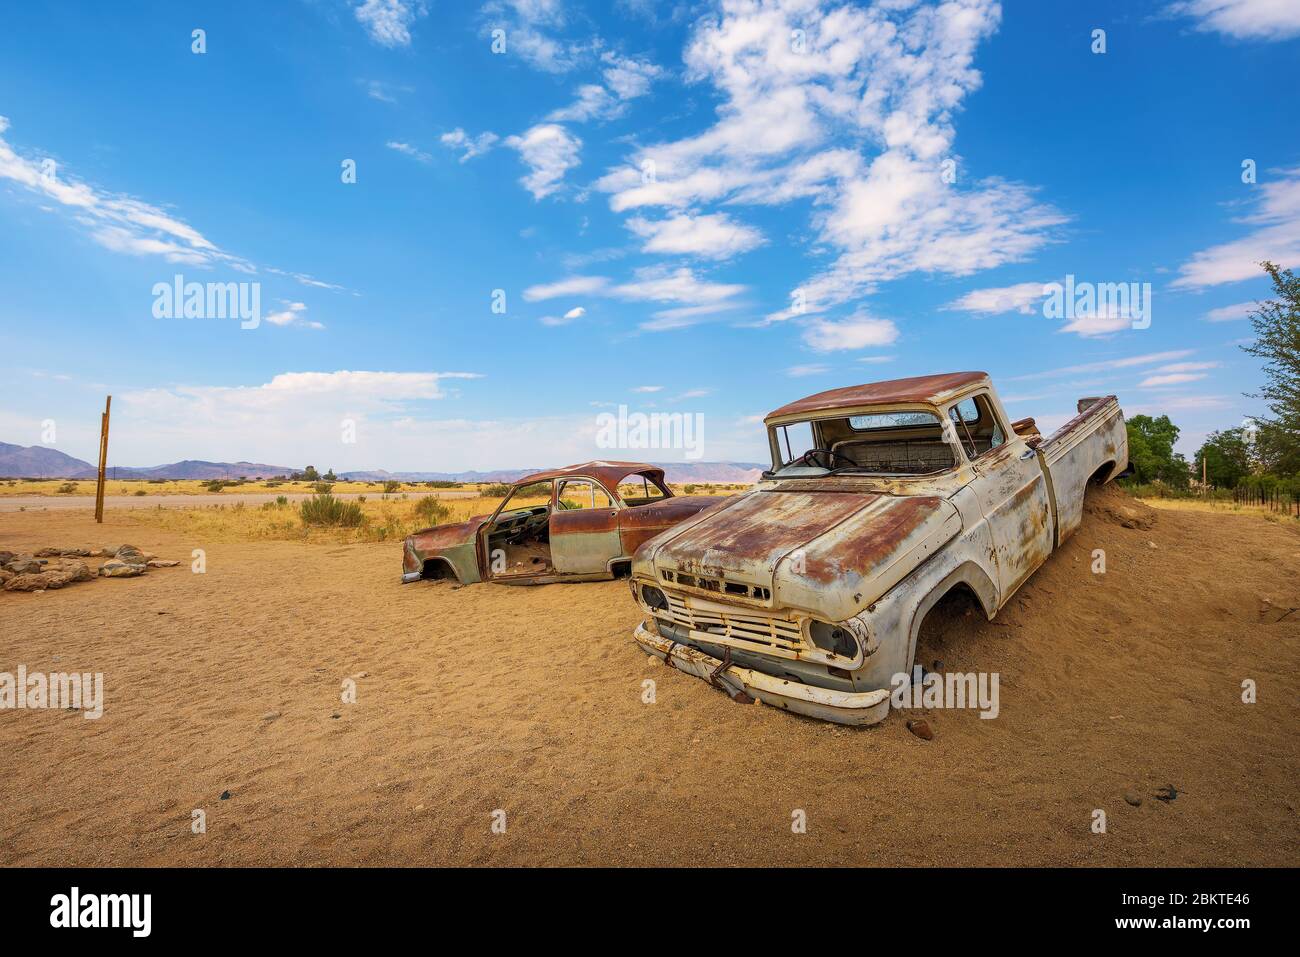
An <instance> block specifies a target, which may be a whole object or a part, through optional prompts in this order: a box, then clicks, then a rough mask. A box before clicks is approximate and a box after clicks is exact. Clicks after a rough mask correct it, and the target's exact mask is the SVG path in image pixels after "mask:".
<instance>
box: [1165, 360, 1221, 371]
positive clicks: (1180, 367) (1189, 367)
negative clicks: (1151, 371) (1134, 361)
mask: <svg viewBox="0 0 1300 957" xmlns="http://www.w3.org/2000/svg"><path fill="white" fill-rule="evenodd" d="M1218 367H1219V363H1217V362H1171V363H1169V364H1168V365H1163V366H1159V367H1158V368H1157V369H1156V370H1155V371H1156V372H1200V371H1201V370H1202V369H1217V368H1218Z"/></svg>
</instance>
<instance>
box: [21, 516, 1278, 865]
mask: <svg viewBox="0 0 1300 957" xmlns="http://www.w3.org/2000/svg"><path fill="white" fill-rule="evenodd" d="M1115 494H1116V495H1118V494H1119V493H1115ZM1101 501H1102V502H1105V501H1109V500H1108V499H1103V500H1101ZM122 541H126V542H130V543H132V544H135V545H137V546H140V547H142V548H145V549H148V550H150V551H154V552H157V553H158V554H159V555H160V556H161V557H165V558H178V559H183V560H184V561H185V564H183V565H182V566H180V567H178V568H172V569H159V570H153V571H150V572H149V574H148V575H147V576H146V577H143V578H138V579H122V580H106V579H100V580H96V581H93V582H88V583H84V584H79V585H74V586H71V587H68V588H65V589H62V590H60V591H49V592H45V593H38V594H12V593H0V671H10V672H12V671H15V670H16V669H17V666H18V665H19V664H20V663H21V664H25V665H26V666H27V668H28V669H29V670H30V671H38V670H39V671H63V670H74V669H75V670H86V671H102V672H103V673H104V675H105V683H106V699H107V701H106V705H105V712H104V715H103V717H102V718H101V719H99V720H97V721H90V720H85V719H84V717H83V716H82V715H81V714H79V713H76V712H71V711H65V712H56V711H35V710H27V711H4V712H0V753H2V754H4V755H5V759H6V768H5V773H4V774H3V775H0V864H19V865H36V864H89V865H126V864H142V865H160V864H181V865H186V864H192V865H235V864H253V865H258V864H263V865H270V864H288V865H306V864H344V865H346V864H393V865H408V864H410V865H415V864H560V865H563V864H627V865H690V864H863V865H874V864H882V865H883V864H894V865H897V864H937V865H954V864H971V865H1017V864H1029V865H1033V864H1066V865H1071V864H1100V865H1233V864H1237V865H1283V864H1290V865H1294V864H1296V863H1298V862H1300V828H1298V827H1297V815H1296V809H1297V783H1296V782H1297V780H1300V777H1298V775H1297V771H1300V768H1298V767H1297V765H1298V764H1300V761H1298V753H1300V745H1297V743H1296V736H1295V732H1296V729H1297V716H1298V714H1297V712H1298V710H1300V708H1298V705H1297V701H1298V700H1300V696H1298V695H1297V692H1298V691H1300V668H1298V667H1297V665H1300V653H1298V651H1297V648H1298V639H1300V612H1297V611H1293V609H1296V608H1298V607H1300V574H1298V572H1300V530H1298V529H1297V527H1296V525H1295V524H1285V523H1276V522H1268V521H1266V520H1264V519H1262V518H1259V517H1256V516H1252V515H1231V514H1221V513H1209V512H1206V513H1198V512H1192V511H1161V512H1159V514H1158V518H1157V520H1156V522H1155V524H1154V526H1153V527H1152V528H1151V529H1150V530H1141V529H1130V528H1124V527H1122V526H1121V525H1120V524H1119V523H1118V522H1117V521H1115V520H1114V519H1113V517H1112V516H1111V515H1110V514H1109V513H1108V511H1107V510H1106V509H1105V508H1101V507H1100V506H1099V505H1098V504H1097V503H1094V507H1093V508H1091V509H1090V514H1089V515H1088V517H1087V519H1086V521H1085V524H1084V526H1083V528H1082V529H1081V530H1080V532H1079V533H1078V534H1077V535H1076V536H1075V537H1074V539H1073V540H1072V541H1071V542H1070V543H1068V544H1067V545H1066V546H1065V548H1063V549H1062V550H1061V551H1060V552H1058V553H1057V554H1056V555H1054V556H1053V557H1052V558H1051V559H1050V560H1049V562H1048V564H1047V565H1046V566H1044V568H1043V569H1041V570H1040V571H1039V572H1038V573H1037V574H1036V575H1035V576H1034V578H1033V579H1032V580H1031V581H1030V582H1029V584H1028V585H1026V586H1025V587H1024V588H1023V589H1022V590H1021V592H1020V594H1019V595H1018V596H1017V597H1016V598H1014V599H1013V600H1012V601H1011V603H1010V604H1009V605H1008V607H1007V608H1006V609H1005V610H1004V611H1003V612H1002V613H1001V614H1000V615H999V616H998V618H997V620H996V621H995V622H993V623H989V622H985V621H984V620H983V618H982V616H979V615H971V616H969V617H961V616H955V617H951V618H947V619H945V620H944V621H943V622H941V623H940V625H939V626H938V627H936V628H933V629H927V634H926V636H925V638H924V641H923V647H922V650H921V655H920V657H921V659H922V660H924V661H926V663H927V664H928V663H930V662H931V661H932V660H933V659H942V661H943V666H944V668H945V669H947V670H959V671H973V670H985V671H997V672H999V674H1000V675H1001V709H1002V710H1001V715H1000V716H999V717H998V718H997V719H996V720H992V721H988V720H980V719H979V718H978V716H977V714H976V713H975V712H953V711H950V712H943V713H931V714H930V715H929V720H930V722H931V724H932V725H933V726H934V728H935V732H936V734H935V738H934V740H932V741H923V740H921V739H919V738H917V737H915V736H914V735H912V734H911V733H909V732H908V731H907V730H906V728H905V718H906V717H907V715H902V714H898V713H895V714H891V715H890V716H889V718H888V719H887V720H886V721H884V722H883V723H881V724H880V725H877V726H875V727H872V728H867V729H846V728H840V727H836V726H832V725H828V724H824V723H820V722H816V721H812V720H808V719H803V718H799V717H796V716H792V715H789V714H786V713H781V712H778V711H776V710H773V709H771V708H764V707H758V706H744V705H739V704H735V703H733V702H732V701H730V700H729V699H728V698H726V697H725V696H724V695H723V694H721V693H720V692H718V691H715V690H713V689H711V688H710V687H709V686H708V685H706V684H705V683H704V682H702V681H699V680H697V679H695V678H691V677H688V676H686V675H683V674H681V673H679V672H675V671H672V670H669V669H667V668H665V667H663V666H662V665H659V664H657V663H654V662H652V661H651V660H650V659H648V658H647V657H646V656H645V655H643V654H642V653H641V652H640V651H639V650H637V648H636V647H635V646H634V644H633V643H632V640H631V638H630V632H631V629H632V627H633V626H634V624H635V623H636V621H637V619H638V614H637V609H636V608H635V607H634V606H633V604H632V602H631V600H630V598H629V596H628V594H627V591H626V585H625V584H624V583H622V582H611V583H598V584H586V585H552V586H546V587H541V588H510V587H503V586H493V585H474V586H470V587H468V588H460V589H457V588H453V587H452V586H451V585H448V584H446V583H436V584H435V583H417V584H414V585H409V586H401V585H399V584H398V570H399V569H398V565H399V550H398V546H396V545H392V544H379V545H370V544H365V545H349V546H329V545H309V544H299V543H287V542H267V543H255V544H215V543H213V544H205V543H203V542H197V541H190V540H185V539H183V538H182V537H180V536H178V535H177V534H175V533H171V532H167V531H163V530H159V529H156V528H150V527H144V526H139V525H136V524H134V523H133V522H132V519H131V516H130V515H129V514H120V513H119V514H114V513H112V512H110V514H109V520H108V521H107V522H106V523H105V525H104V526H102V527H101V528H96V527H95V526H94V524H93V522H92V521H91V520H90V518H89V515H88V514H87V513H84V512H45V513H13V514H5V515H4V516H3V517H0V548H7V549H10V550H18V548H17V547H19V546H21V547H26V548H33V547H38V546H41V545H47V544H60V545H98V544H106V543H110V542H114V543H116V542H122ZM1152 542H1153V543H1154V544H1155V547H1151V545H1150V544H1149V543H1152ZM196 547H204V548H206V549H207V572H206V574H203V575H195V574H192V573H191V571H190V569H189V567H188V566H189V556H190V551H191V549H193V548H196ZM1096 548H1102V549H1104V550H1105V552H1106V559H1107V572H1106V573H1105V574H1104V575H1096V574H1093V573H1092V572H1091V570H1090V566H1091V555H1092V551H1093V549H1096ZM353 675H358V676H360V675H364V676H362V677H358V678H357V679H356V683H357V701H356V703H355V704H344V703H342V702H341V701H340V689H341V684H342V682H343V679H345V678H347V677H349V676H353ZM1246 678H1251V679H1254V680H1255V681H1256V683H1257V685H1258V695H1259V701H1258V703H1257V704H1243V703H1242V702H1241V684H1242V681H1243V679H1246ZM645 679H653V680H654V681H655V682H656V703H654V704H645V703H643V701H642V695H643V684H642V683H643V681H644V680H645ZM270 712H278V713H279V717H275V718H268V717H266V716H267V715H268V713H270ZM1169 784H1172V785H1174V786H1175V787H1176V789H1177V791H1178V797H1177V799H1176V800H1175V801H1173V802H1171V803H1163V802H1161V801H1158V800H1155V799H1154V798H1153V794H1154V793H1155V792H1156V790H1157V789H1159V788H1162V787H1163V786H1165V785H1169ZM227 791H228V792H229V798H228V799H227V800H221V799H220V795H221V794H222V793H223V792H227ZM1126 791H1133V792H1136V793H1138V794H1140V795H1141V796H1142V797H1143V798H1144V800H1143V803H1142V804H1141V806H1140V807H1132V806H1130V805H1128V804H1126V803H1125V801H1124V799H1123V795H1124V793H1125V792H1126ZM194 809H202V810H203V811H205V813H206V821H207V833H206V834H202V835H196V834H194V833H192V832H191V812H192V811H193V810H194ZM496 809H502V810H504V811H505V819H506V832H505V833H504V834H494V833H493V832H492V829H491V824H492V820H493V818H492V815H493V811H494V810H496ZM797 809H798V810H802V811H804V812H805V813H806V816H807V833H804V834H795V833H792V830H791V820H792V813H793V812H794V811H795V810H797ZM1094 809H1103V810H1105V811H1106V813H1107V816H1108V817H1107V833H1105V834H1094V833H1092V832H1091V830H1090V824H1091V822H1092V820H1093V811H1094Z"/></svg>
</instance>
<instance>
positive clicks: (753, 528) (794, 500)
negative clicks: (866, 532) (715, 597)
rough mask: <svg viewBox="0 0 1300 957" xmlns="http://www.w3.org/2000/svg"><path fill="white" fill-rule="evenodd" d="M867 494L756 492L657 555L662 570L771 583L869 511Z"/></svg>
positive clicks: (676, 537)
mask: <svg viewBox="0 0 1300 957" xmlns="http://www.w3.org/2000/svg"><path fill="white" fill-rule="evenodd" d="M877 497H878V496H875V495H870V494H867V495H864V494H861V493H856V494H855V493H848V492H840V493H835V492H831V493H825V494H814V493H811V492H751V493H749V494H748V495H744V496H741V497H740V499H739V500H738V501H737V502H736V503H735V504H734V505H731V506H730V507H728V508H726V509H724V510H722V511H719V512H715V513H712V520H710V521H706V522H703V523H701V524H695V525H692V526H690V527H688V528H685V529H684V530H682V531H680V532H678V533H677V534H675V535H672V536H671V537H669V538H668V539H667V541H665V542H663V543H662V544H661V545H660V546H659V548H658V550H657V551H656V553H655V562H656V564H657V565H659V566H660V567H670V568H673V569H675V570H679V571H688V572H697V573H700V574H703V575H707V576H715V577H716V576H722V577H726V576H727V575H732V576H734V577H735V578H737V579H738V580H740V581H744V582H757V583H760V584H763V583H767V582H770V581H771V578H772V572H773V570H774V569H775V568H776V565H777V563H778V562H779V561H781V559H783V558H785V557H786V556H787V555H788V554H790V552H792V551H794V550H795V549H796V548H800V547H802V546H804V545H807V544H808V542H809V541H811V540H812V539H813V538H814V537H816V536H817V535H821V534H823V533H825V532H826V531H827V530H828V529H830V528H831V527H833V526H835V525H838V524H839V523H840V522H843V521H845V520H846V519H847V518H849V516H851V515H853V514H854V513H855V512H859V511H861V510H862V509H864V508H866V507H867V506H868V505H869V504H870V503H871V502H873V501H874V500H875V499H876V498H877Z"/></svg>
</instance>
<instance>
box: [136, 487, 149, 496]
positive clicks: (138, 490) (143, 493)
mask: <svg viewBox="0 0 1300 957" xmlns="http://www.w3.org/2000/svg"><path fill="white" fill-rule="evenodd" d="M135 494H136V495H148V494H149V493H148V492H146V491H145V490H144V489H142V488H139V489H136V490H135Z"/></svg>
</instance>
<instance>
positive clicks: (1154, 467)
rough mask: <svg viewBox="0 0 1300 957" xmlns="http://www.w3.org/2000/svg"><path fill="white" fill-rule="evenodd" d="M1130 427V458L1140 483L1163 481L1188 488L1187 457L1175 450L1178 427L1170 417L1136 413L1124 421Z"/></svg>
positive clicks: (1135, 476)
mask: <svg viewBox="0 0 1300 957" xmlns="http://www.w3.org/2000/svg"><path fill="white" fill-rule="evenodd" d="M1124 425H1125V428H1126V429H1127V430H1128V460H1129V464H1130V465H1132V466H1133V473H1134V478H1135V479H1136V481H1137V482H1139V483H1142V484H1145V483H1147V482H1155V481H1157V480H1158V481H1161V482H1164V483H1165V484H1166V485H1171V486H1173V487H1174V488H1186V487H1187V478H1188V475H1187V460H1186V459H1185V458H1183V457H1182V456H1181V455H1179V454H1178V453H1177V452H1175V451H1174V443H1175V442H1177V441H1178V426H1176V425H1174V424H1173V423H1172V422H1170V421H1169V416H1167V415H1162V416H1159V417H1158V418H1152V417H1151V416H1149V415H1135V416H1132V417H1131V418H1129V419H1127V420H1126V421H1125V423H1124Z"/></svg>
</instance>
